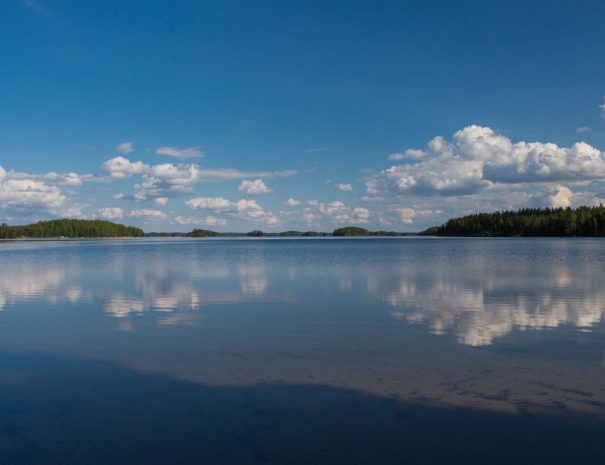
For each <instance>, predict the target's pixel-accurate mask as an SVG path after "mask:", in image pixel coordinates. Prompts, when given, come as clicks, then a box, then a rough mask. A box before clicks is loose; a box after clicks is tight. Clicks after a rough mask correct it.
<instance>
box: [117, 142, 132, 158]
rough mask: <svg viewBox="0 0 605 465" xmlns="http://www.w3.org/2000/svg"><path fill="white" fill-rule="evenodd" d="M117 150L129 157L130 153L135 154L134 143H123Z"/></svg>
mask: <svg viewBox="0 0 605 465" xmlns="http://www.w3.org/2000/svg"><path fill="white" fill-rule="evenodd" d="M116 150H117V151H118V152H119V153H121V154H123V155H128V154H129V153H130V152H134V142H132V141H130V142H122V143H121V144H119V145H118V146H117V147H116Z"/></svg>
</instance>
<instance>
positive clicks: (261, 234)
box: [246, 229, 265, 237]
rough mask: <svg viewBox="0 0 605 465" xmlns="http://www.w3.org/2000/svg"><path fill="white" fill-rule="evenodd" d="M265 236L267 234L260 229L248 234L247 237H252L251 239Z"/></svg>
mask: <svg viewBox="0 0 605 465" xmlns="http://www.w3.org/2000/svg"><path fill="white" fill-rule="evenodd" d="M264 235H265V233H264V232H262V231H260V230H258V229H255V230H253V231H250V232H249V233H248V234H246V236H250V237H262V236H264Z"/></svg>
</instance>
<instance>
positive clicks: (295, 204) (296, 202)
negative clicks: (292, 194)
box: [286, 198, 302, 207]
mask: <svg viewBox="0 0 605 465" xmlns="http://www.w3.org/2000/svg"><path fill="white" fill-rule="evenodd" d="M301 204H302V202H301V201H300V200H296V199H293V198H289V199H288V200H286V205H288V206H289V207H298V206H299V205H301Z"/></svg>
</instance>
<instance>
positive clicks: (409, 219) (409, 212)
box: [394, 208, 416, 224]
mask: <svg viewBox="0 0 605 465" xmlns="http://www.w3.org/2000/svg"><path fill="white" fill-rule="evenodd" d="M394 211H395V212H396V213H397V214H398V215H399V217H400V218H401V222H402V223H403V224H413V223H414V218H416V210H414V209H413V208H395V209H394Z"/></svg>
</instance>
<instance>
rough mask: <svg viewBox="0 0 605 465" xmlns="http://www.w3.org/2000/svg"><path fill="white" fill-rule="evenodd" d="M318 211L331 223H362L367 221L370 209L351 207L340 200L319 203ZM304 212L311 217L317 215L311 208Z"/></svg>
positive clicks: (313, 217)
mask: <svg viewBox="0 0 605 465" xmlns="http://www.w3.org/2000/svg"><path fill="white" fill-rule="evenodd" d="M318 211H319V213H320V214H321V215H322V216H323V219H325V220H327V221H328V222H331V223H350V224H362V223H368V222H369V217H370V211H369V210H368V209H367V208H361V207H358V208H351V207H349V206H347V205H345V204H344V203H343V202H341V201H340V200H335V201H334V202H330V203H320V204H319V206H318ZM306 213H307V215H308V217H309V218H311V219H316V218H317V215H313V214H312V210H311V209H309V210H308V211H307V212H306Z"/></svg>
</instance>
